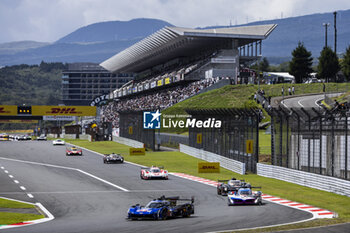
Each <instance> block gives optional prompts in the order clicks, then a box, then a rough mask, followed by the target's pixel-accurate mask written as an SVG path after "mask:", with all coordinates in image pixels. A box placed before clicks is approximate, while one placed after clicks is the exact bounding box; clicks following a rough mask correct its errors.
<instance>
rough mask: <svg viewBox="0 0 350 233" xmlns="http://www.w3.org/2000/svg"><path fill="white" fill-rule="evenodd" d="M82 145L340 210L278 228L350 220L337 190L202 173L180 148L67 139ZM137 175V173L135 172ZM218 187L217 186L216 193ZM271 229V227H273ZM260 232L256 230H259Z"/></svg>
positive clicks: (225, 172) (345, 200) (348, 202)
mask: <svg viewBox="0 0 350 233" xmlns="http://www.w3.org/2000/svg"><path fill="white" fill-rule="evenodd" d="M66 141H67V142H70V143H74V144H76V145H78V146H81V147H85V148H88V149H91V150H94V151H97V152H100V153H111V152H115V153H121V154H122V155H123V156H124V157H125V160H126V161H130V162H134V163H138V164H141V165H145V166H151V165H163V166H164V167H165V168H166V169H167V170H168V171H169V172H182V173H186V174H190V175H194V176H199V177H203V178H207V179H210V180H215V181H216V180H218V179H229V178H232V177H236V178H238V179H245V180H246V181H248V182H250V183H251V184H252V185H256V186H262V191H263V192H264V193H266V194H269V195H274V196H278V197H281V198H285V199H289V200H293V201H296V202H301V203H305V204H308V205H313V206H317V207H320V208H324V209H327V210H331V211H334V212H337V213H338V214H339V218H337V219H326V220H316V221H310V222H307V223H303V224H298V225H293V226H284V227H281V228H274V230H276V229H292V228H293V227H312V226H320V225H329V224H335V223H341V222H350V208H349V206H350V198H349V197H346V196H342V195H338V194H334V193H329V192H325V191H320V190H317V189H312V188H308V187H304V186H300V185H296V184H292V183H288V182H284V181H280V180H277V179H271V178H265V177H261V176H258V175H255V174H248V175H239V174H236V173H234V172H232V171H229V170H226V169H223V168H221V173H219V174H218V173H207V174H206V173H198V170H197V163H198V162H200V161H202V160H199V159H196V158H194V157H191V156H188V155H185V154H183V153H180V152H174V151H171V152H153V151H147V152H146V156H130V155H129V154H128V149H129V147H128V146H125V145H122V144H118V143H115V142H110V141H107V142H88V141H83V140H68V139H67V140H66ZM135 175H137V174H135ZM215 192H216V191H215V190H213V193H215ZM270 230H271V229H270ZM255 232H256V230H255Z"/></svg>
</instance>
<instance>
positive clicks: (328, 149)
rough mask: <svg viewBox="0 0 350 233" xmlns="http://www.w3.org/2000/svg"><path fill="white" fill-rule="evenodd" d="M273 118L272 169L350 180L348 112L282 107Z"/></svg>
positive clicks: (337, 109)
mask: <svg viewBox="0 0 350 233" xmlns="http://www.w3.org/2000/svg"><path fill="white" fill-rule="evenodd" d="M270 116H271V164H272V165H275V166H281V167H285V168H291V169H295V170H299V171H305V172H310V173H315V174H319V175H325V176H326V177H336V178H341V179H345V180H348V181H349V180H350V111H349V110H348V109H346V108H344V109H343V108H340V107H338V108H333V109H332V110H327V109H323V108H318V109H315V108H300V109H299V108H297V109H292V108H291V109H286V108H283V107H280V108H276V109H275V108H273V109H272V110H271V112H270ZM310 182H311V181H310Z"/></svg>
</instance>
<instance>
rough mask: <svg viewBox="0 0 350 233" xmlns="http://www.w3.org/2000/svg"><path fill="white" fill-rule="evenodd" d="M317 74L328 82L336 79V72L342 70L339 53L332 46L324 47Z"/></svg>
mask: <svg viewBox="0 0 350 233" xmlns="http://www.w3.org/2000/svg"><path fill="white" fill-rule="evenodd" d="M317 70H318V71H317V75H318V77H320V78H321V79H325V80H326V82H329V81H333V82H335V81H336V74H337V73H338V71H339V70H340V66H339V61H338V57H337V54H335V52H333V50H332V49H331V48H330V47H324V48H323V50H322V51H321V56H320V57H319V58H318V66H317Z"/></svg>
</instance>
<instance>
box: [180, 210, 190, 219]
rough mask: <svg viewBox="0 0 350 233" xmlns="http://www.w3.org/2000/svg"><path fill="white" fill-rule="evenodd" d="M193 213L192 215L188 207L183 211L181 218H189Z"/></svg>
mask: <svg viewBox="0 0 350 233" xmlns="http://www.w3.org/2000/svg"><path fill="white" fill-rule="evenodd" d="M190 215H191V213H190V210H189V208H188V207H186V208H184V209H183V210H182V211H181V216H182V217H183V218H188V217H190Z"/></svg>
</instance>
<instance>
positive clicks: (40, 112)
mask: <svg viewBox="0 0 350 233" xmlns="http://www.w3.org/2000/svg"><path fill="white" fill-rule="evenodd" d="M32 115H33V116H96V107H95V106H32Z"/></svg>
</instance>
